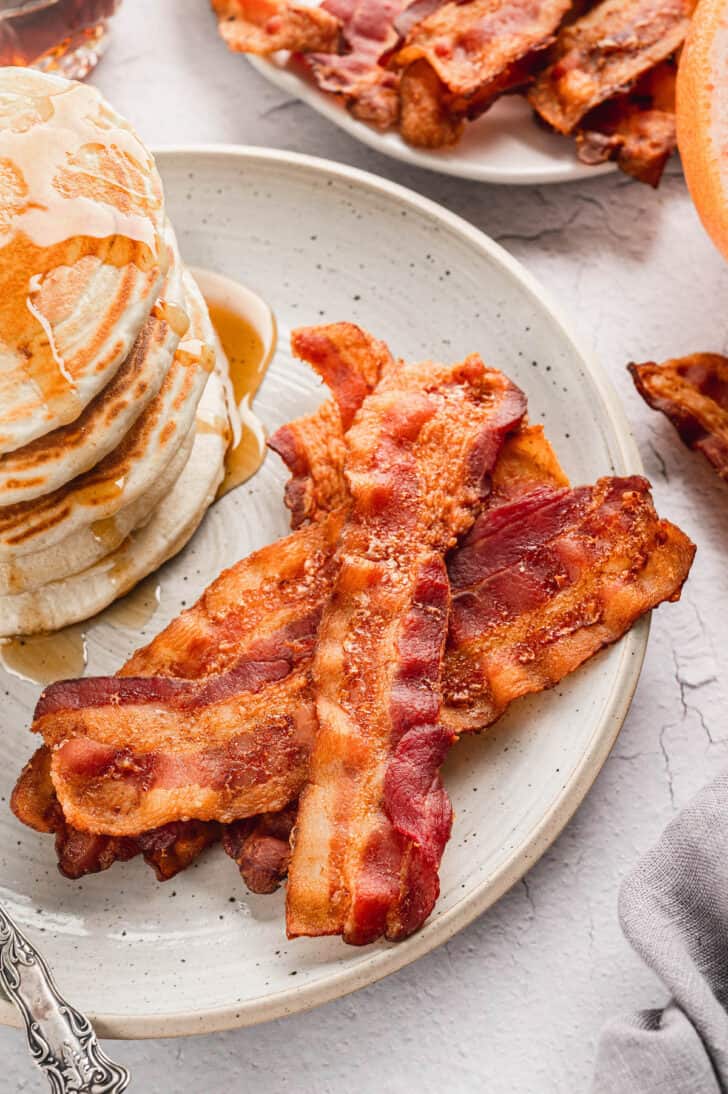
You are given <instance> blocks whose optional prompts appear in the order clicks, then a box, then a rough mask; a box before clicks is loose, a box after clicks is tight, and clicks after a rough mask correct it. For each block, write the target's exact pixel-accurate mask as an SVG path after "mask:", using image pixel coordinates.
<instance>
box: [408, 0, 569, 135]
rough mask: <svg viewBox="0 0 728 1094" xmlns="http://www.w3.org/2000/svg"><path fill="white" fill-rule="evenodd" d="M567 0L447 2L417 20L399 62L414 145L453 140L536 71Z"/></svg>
mask: <svg viewBox="0 0 728 1094" xmlns="http://www.w3.org/2000/svg"><path fill="white" fill-rule="evenodd" d="M570 6H571V4H570V0H470V2H469V3H465V4H463V3H455V2H452V3H448V4H444V5H442V6H439V7H438V8H437V10H435V11H434V12H433V13H432V14H430V15H428V16H427V17H426V18H424V19H422V21H421V22H418V23H415V25H414V26H413V27H412V28H411V29H410V31H409V33H408V35H407V38H406V40H405V42H404V45H403V46H402V48H401V49H400V50H399V51H398V53H397V54H396V55H395V58H394V64H395V65H397V66H399V67H400V68H402V69H404V72H403V75H402V83H401V99H402V106H401V119H400V131H401V133H402V136H403V137H404V138H405V140H408V141H409V142H410V143H411V144H415V145H420V146H423V145H424V146H426V147H429V148H435V147H439V146H441V145H445V144H452V143H453V142H454V141H455V140H457V138H458V136H459V135H460V129H461V126H462V119H464V118H471V119H472V118H476V117H478V115H480V114H482V113H483V112H484V111H485V110H487V109H488V107H489V106H490V105H491V104H492V103H493V102H494V101H495V100H496V99H497V98H498V97H499V96H500V95H502V94H504V93H505V92H506V91H510V90H512V89H513V88H516V87H519V86H522V85H523V84H525V83H527V82H528V80H529V79H530V78H531V76H532V73H533V71H534V67H535V62H536V56H537V54H538V52H539V51H541V50H543V49H545V48H546V46H548V45H549V44H550V43H551V41H553V37H554V35H555V33H556V30H557V29H558V26H559V23H560V22H561V20H562V18H563V16H564V15H565V13H566V12H567V11H568V10H569V8H570Z"/></svg>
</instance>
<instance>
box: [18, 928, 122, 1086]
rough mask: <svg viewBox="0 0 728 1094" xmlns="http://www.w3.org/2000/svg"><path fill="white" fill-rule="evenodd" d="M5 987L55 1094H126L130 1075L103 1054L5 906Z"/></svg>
mask: <svg viewBox="0 0 728 1094" xmlns="http://www.w3.org/2000/svg"><path fill="white" fill-rule="evenodd" d="M0 986H1V987H2V988H3V989H4V990H5V992H6V993H7V995H8V996H9V997H10V998H11V999H12V1001H13V1002H14V1003H15V1005H16V1006H17V1008H18V1010H19V1011H20V1014H21V1016H22V1018H23V1022H24V1023H25V1031H26V1033H27V1035H28V1045H29V1047H30V1051H31V1054H32V1056H33V1059H34V1060H35V1062H36V1064H37V1065H38V1067H39V1068H40V1069H41V1070H42V1071H43V1072H44V1073H45V1075H46V1077H47V1079H48V1082H49V1083H50V1086H51V1090H52V1091H53V1094H121V1091H123V1090H126V1087H127V1085H128V1083H129V1072H128V1071H127V1070H126V1068H124V1067H121V1065H120V1064H115V1063H113V1062H112V1061H111V1060H110V1059H109V1058H108V1056H106V1055H105V1053H104V1052H103V1051H102V1050H101V1048H100V1047H99V1043H98V1041H97V1040H96V1034H95V1033H94V1031H93V1026H92V1025H91V1023H90V1022H89V1020H88V1018H86V1017H85V1016H84V1015H83V1014H81V1013H80V1012H79V1011H77V1010H76V1009H75V1007H72V1006H71V1005H70V1003H67V1002H66V1001H65V999H63V997H62V996H61V995H60V994H59V992H58V988H57V987H56V985H55V983H54V981H53V977H52V976H51V973H50V970H49V969H48V966H47V965H46V963H45V961H44V960H43V958H42V957H41V956H40V954H39V953H38V951H37V950H36V949H35V947H33V946H31V944H30V942H29V941H28V939H27V938H26V937H25V935H24V934H23V933H22V932H21V931H20V930H19V929H18V928H17V927H16V926H15V924H14V923H13V921H12V920H11V919H10V917H9V915H8V914H7V912H5V911H4V910H3V909H2V907H0Z"/></svg>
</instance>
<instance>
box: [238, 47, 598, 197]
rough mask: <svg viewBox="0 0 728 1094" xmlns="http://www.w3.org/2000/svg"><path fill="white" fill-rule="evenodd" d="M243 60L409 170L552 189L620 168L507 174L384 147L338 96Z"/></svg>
mask: <svg viewBox="0 0 728 1094" xmlns="http://www.w3.org/2000/svg"><path fill="white" fill-rule="evenodd" d="M245 60H246V61H247V62H248V64H250V65H251V66H252V67H253V68H254V69H255V71H256V72H258V73H259V74H260V75H261V76H262V77H263V79H264V80H267V81H268V83H270V84H272V85H273V86H274V87H277V88H279V89H280V90H281V91H286V92H288V93H289V94H291V95H295V97H296V98H297V99H300V100H301V102H303V103H305V104H306V105H307V106H310V107H311V109H312V110H315V111H316V113H317V114H319V115H320V116H321V117H322V118H326V120H327V121H330V122H331V124H332V125H336V126H338V128H339V129H341V130H343V131H344V132H345V133H348V135H349V136H350V137H353V138H354V140H357V141H360V143H362V144H364V145H366V146H367V147H368V148H371V149H373V151H375V152H378V153H379V154H380V155H382V156H389V157H390V159H394V160H397V161H398V162H400V163H405V164H407V165H408V166H410V167H419V168H421V169H422V170H425V171H431V172H433V173H434V174H440V175H449V176H450V177H452V178H459V179H467V180H468V181H470V182H486V183H490V184H491V185H494V186H545V185H550V184H552V183H554V184H555V183H562V182H580V181H583V180H585V179H592V178H597V177H598V176H599V175H611V174H613V172H614V171H616V170H617V165H616V163H613V162H612V161H607V162H606V163H601V164H594V165H593V166H589V165H588V164H584V163H579V161H578V160H577V159H574V160H573V162H571V163H563V164H559V165H555V166H553V167H542V168H533V169H532V170H530V171H528V172H527V173H526V172H524V171H518V170H514V169H507V168H503V169H501V170H497V169H493V168H492V167H488V165H487V163H486V164H481V163H479V162H478V161H475V162H473V163H468V161H464V160H457V159H446V158H444V157H440V156H439V155H438V153H437V152H427V151H422V150H420V149H417V148H412V147H411V146H410V145H408V144H406V143H405V142H404V141H403V140H402V139H401V138H400V139H399V140H397V141H394V142H389V141H384V140H383V139H382V136H381V135H380V133H379V132H378V131H377V130H376V129H374V128H373V127H372V126H370V125H367V123H366V122H362V121H358V120H357V119H356V118H354V117H353V116H352V115H351V114H350V113H349V112H348V110H346V109H345V108H343V107H342V105H341V104H340V103H339V102H338V101H337V100H336V97H335V95H333V94H329V93H327V92H325V91H321V90H320V89H319V88H316V87H313V86H312V85H311V84H309V83H307V82H306V80H305V79H303V77H301V76H299V75H298V74H297V73H296V72H293V71H292V70H291V69H289V68H286V67H283V66H282V65H278V64H276V63H275V61H273V60H270V59H268V58H266V57H255V56H253V55H252V54H245Z"/></svg>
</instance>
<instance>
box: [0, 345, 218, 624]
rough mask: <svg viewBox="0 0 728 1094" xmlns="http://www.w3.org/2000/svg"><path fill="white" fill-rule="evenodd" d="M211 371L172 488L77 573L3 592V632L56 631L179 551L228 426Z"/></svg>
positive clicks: (209, 492)
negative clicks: (142, 518)
mask: <svg viewBox="0 0 728 1094" xmlns="http://www.w3.org/2000/svg"><path fill="white" fill-rule="evenodd" d="M226 369H227V365H226V362H224V361H221V362H220V371H219V372H218V371H217V370H216V371H214V372H213V373H211V375H210V378H209V380H208V382H207V385H206V387H205V391H204V394H203V396H202V399H201V401H200V405H199V407H198V410H197V415H196V421H195V426H194V430H195V432H194V443H193V446H192V453H191V455H190V457H189V459H188V461H187V463H186V465H185V468H184V470H183V471H182V474H181V475H180V477H179V478H178V479H177V482H176V483H175V485H174V487H173V488H172V489H171V491H170V492H169V493H168V494H167V496H166V497H165V498H164V499H163V500H162V501H161V502H160V504H159V505H158V506H157V508H156V509H155V510H154V512H153V513H152V515H151V518H150V519H149V520H148V521H147V523H146V524H144V526H143V527H141V528H139V529H137V530H136V531H134V532H132V533H131V535H130V536H129V537H128V538H127V539H126V540H125V542H124V543H123V544H122V545H121V546H120V547H119V548H118V549H117V550H116V551H113V552H112V553H111V554H110V555H108V556H107V557H106V558H104V559H102V560H101V561H100V562H97V563H95V564H94V565H93V566H91V567H89V568H88V569H86V570H83V571H82V572H81V573H78V574H75V575H73V576H72V577H67V578H64V579H63V580H61V581H53V582H51V583H50V584H48V585H44V586H42V587H41V588H39V589H35V590H33V591H32V592H26V593H20V594H18V595H15V596H0V637H9V636H11V635H28V634H40V633H46V632H49V631H55V630H59V629H60V628H61V627H66V626H68V625H69V624H71V623H78V622H80V621H81V620H84V619H88V618H89V617H90V616H92V615H95V614H96V613H97V612H100V611H101V610H102V609H103V608H105V607H107V606H108V605H109V604H111V603H112V601H114V600H116V599H117V598H118V597H120V596H123V595H124V594H125V593H127V592H128V591H129V590H130V589H131V588H133V586H134V585H136V584H137V583H138V582H139V581H141V580H142V579H143V578H145V577H147V576H148V575H149V574H150V573H152V572H153V571H154V570H156V569H157V568H158V567H159V566H161V565H162V563H164V562H166V561H167V559H169V558H171V557H172V556H173V555H175V554H177V552H178V551H180V550H181V549H182V547H183V546H184V545H185V544H186V543H187V541H188V540H189V539H190V538H191V536H192V535H193V534H194V532H195V531H196V529H197V527H198V525H199V523H200V521H201V520H202V518H203V517H204V515H205V513H206V511H207V509H208V507H209V506H210V504H211V503H212V502H213V501H214V499H215V494H216V492H217V488H218V486H219V485H220V483H221V482H222V479H223V475H224V470H225V452H226V450H227V446H228V442H229V437H230V430H229V425H228V417H227V404H226V400H225V390H224V387H223V383H222V377H223V376H224V375H225V373H226Z"/></svg>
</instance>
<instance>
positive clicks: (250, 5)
mask: <svg viewBox="0 0 728 1094" xmlns="http://www.w3.org/2000/svg"><path fill="white" fill-rule="evenodd" d="M211 3H212V8H213V11H214V12H215V14H216V15H217V17H218V29H219V31H220V35H221V37H222V38H223V41H225V42H226V44H227V45H228V47H229V48H230V49H231V50H233V51H234V52H236V53H257V54H262V55H264V56H265V55H267V54H270V53H276V52H277V51H278V50H279V49H289V50H294V51H299V52H302V53H303V52H306V51H307V50H316V49H320V50H325V51H326V52H329V51H336V49H337V48H338V44H339V33H340V30H341V24H340V22H339V20H338V19H337V18H336V16H335V15H331V14H330V13H329V12H328V11H326V10H325V8H310V7H306V5H304V4H295V3H291V2H290V0H211Z"/></svg>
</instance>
